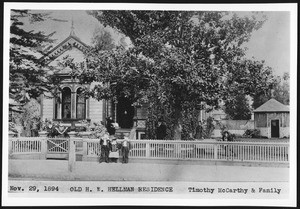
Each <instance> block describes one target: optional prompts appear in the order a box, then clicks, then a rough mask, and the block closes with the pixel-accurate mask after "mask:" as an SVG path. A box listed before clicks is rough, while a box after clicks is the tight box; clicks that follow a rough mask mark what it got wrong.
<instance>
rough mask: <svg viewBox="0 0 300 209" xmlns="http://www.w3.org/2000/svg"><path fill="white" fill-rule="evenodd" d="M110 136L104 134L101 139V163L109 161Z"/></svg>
mask: <svg viewBox="0 0 300 209" xmlns="http://www.w3.org/2000/svg"><path fill="white" fill-rule="evenodd" d="M108 143H109V137H108V135H104V136H103V138H102V139H101V140H100V146H101V152H100V159H99V163H102V162H106V163H108V155H109V144H108Z"/></svg>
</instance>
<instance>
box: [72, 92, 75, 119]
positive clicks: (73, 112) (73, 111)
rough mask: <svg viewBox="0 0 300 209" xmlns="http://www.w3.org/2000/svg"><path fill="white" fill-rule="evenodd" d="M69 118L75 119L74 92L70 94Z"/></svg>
mask: <svg viewBox="0 0 300 209" xmlns="http://www.w3.org/2000/svg"><path fill="white" fill-rule="evenodd" d="M71 118H72V119H75V118H76V92H74V91H72V92H71Z"/></svg>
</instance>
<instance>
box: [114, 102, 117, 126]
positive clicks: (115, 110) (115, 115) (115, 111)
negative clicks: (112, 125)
mask: <svg viewBox="0 0 300 209" xmlns="http://www.w3.org/2000/svg"><path fill="white" fill-rule="evenodd" d="M117 105H118V101H116V102H115V106H114V108H115V109H114V113H115V114H114V120H115V122H117Z"/></svg>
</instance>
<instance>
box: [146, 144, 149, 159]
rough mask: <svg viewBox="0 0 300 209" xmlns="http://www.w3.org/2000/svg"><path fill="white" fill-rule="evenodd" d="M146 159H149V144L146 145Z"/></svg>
mask: <svg viewBox="0 0 300 209" xmlns="http://www.w3.org/2000/svg"><path fill="white" fill-rule="evenodd" d="M146 158H150V143H149V142H147V143H146Z"/></svg>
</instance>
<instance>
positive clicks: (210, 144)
mask: <svg viewBox="0 0 300 209" xmlns="http://www.w3.org/2000/svg"><path fill="white" fill-rule="evenodd" d="M68 140H69V139H47V138H38V137H35V138H25V137H23V138H9V151H10V154H15V155H17V154H36V153H41V154H44V155H45V154H46V153H56V152H57V153H61V152H64V153H68V152H69V142H68ZM130 143H131V150H130V153H129V157H130V158H140V159H143V158H144V159H162V160H163V159H175V160H176V159H185V160H209V161H243V162H275V163H277V162H278V163H288V162H289V143H288V142H280V143H278V142H276V143H269V142H222V141H206V140H204V141H166V140H131V141H130ZM100 148H101V147H100V143H99V139H86V138H80V139H78V140H77V141H76V145H75V151H74V152H76V153H80V154H82V155H83V156H85V157H92V158H93V157H97V156H99V155H100V152H101V149H100Z"/></svg>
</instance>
